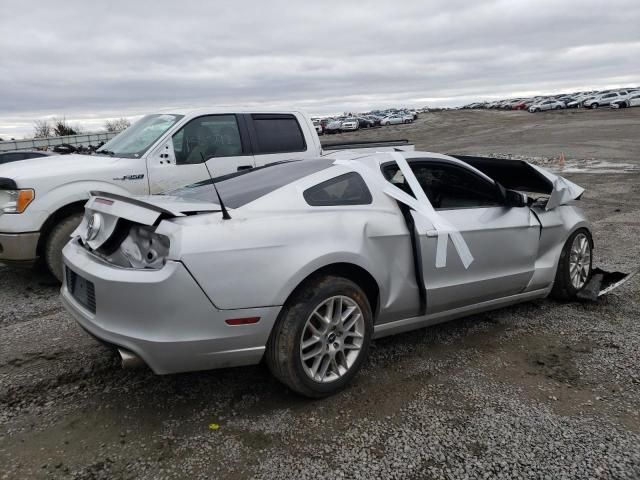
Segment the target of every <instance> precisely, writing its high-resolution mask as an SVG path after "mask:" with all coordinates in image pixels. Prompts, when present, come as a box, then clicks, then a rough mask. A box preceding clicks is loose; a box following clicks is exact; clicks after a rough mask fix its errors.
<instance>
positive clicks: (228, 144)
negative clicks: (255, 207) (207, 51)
mask: <svg viewBox="0 0 640 480" xmlns="http://www.w3.org/2000/svg"><path fill="white" fill-rule="evenodd" d="M391 148H395V149H401V150H412V149H413V146H412V145H409V144H408V143H406V141H397V142H395V141H389V142H370V143H352V144H334V145H332V146H330V147H325V149H324V150H323V147H322V146H321V145H320V139H319V138H318V135H317V133H316V129H315V127H314V125H313V123H312V121H311V119H310V118H309V117H308V116H306V115H305V114H303V113H301V112H297V111H287V112H258V111H256V110H245V111H239V110H234V111H229V110H219V109H199V110H190V111H181V112H174V113H157V114H152V115H147V116H145V117H143V118H142V119H140V120H139V121H138V122H136V123H135V124H134V125H132V126H131V127H129V128H128V129H126V130H125V131H124V132H122V133H120V134H119V135H118V136H116V137H114V138H113V139H111V140H110V141H109V142H108V143H106V144H105V145H104V146H103V147H102V148H100V149H99V150H98V151H97V152H96V154H94V155H91V156H88V155H64V156H49V157H44V158H35V159H29V160H22V161H18V162H12V163H8V164H5V165H0V262H1V263H5V264H9V265H32V264H34V263H35V262H36V261H37V260H38V259H43V260H44V261H45V263H46V266H47V267H48V268H49V270H50V271H51V272H52V273H53V274H54V275H55V276H56V277H57V278H58V279H61V278H62V257H61V250H62V247H63V246H64V245H65V244H66V242H67V241H68V239H69V236H70V235H71V233H72V232H73V231H74V230H75V228H76V226H77V225H78V224H79V223H80V220H81V218H82V214H83V212H84V204H85V203H86V201H87V199H88V198H89V195H90V192H91V191H94V190H99V191H103V192H110V193H115V194H121V195H148V194H154V193H161V192H165V191H168V190H172V189H175V188H178V187H182V186H184V185H188V184H191V183H195V182H198V181H201V180H206V179H208V178H211V177H213V178H215V177H218V176H221V175H226V174H229V173H233V172H237V171H240V170H244V169H250V168H254V167H257V166H260V165H265V164H268V163H272V162H277V161H282V160H291V159H307V158H317V157H320V156H323V155H326V154H327V152H326V150H328V149H331V150H345V149H358V150H360V149H362V150H378V151H381V150H385V149H391Z"/></svg>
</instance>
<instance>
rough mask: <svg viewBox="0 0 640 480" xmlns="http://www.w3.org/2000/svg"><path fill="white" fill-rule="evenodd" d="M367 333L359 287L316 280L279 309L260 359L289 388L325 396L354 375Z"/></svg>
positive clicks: (368, 320) (367, 313)
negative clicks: (264, 361)
mask: <svg viewBox="0 0 640 480" xmlns="http://www.w3.org/2000/svg"><path fill="white" fill-rule="evenodd" d="M372 332H373V318H372V313H371V308H370V306H369V302H368V300H367V297H366V295H365V294H364V292H363V291H362V289H361V288H360V287H358V285H356V284H355V283H353V282H352V281H351V280H348V279H346V278H342V277H334V276H326V277H322V278H318V279H316V280H315V281H310V282H308V283H307V284H306V285H305V286H303V287H302V288H301V289H300V290H299V291H298V292H297V293H295V294H294V296H293V297H292V298H291V299H290V300H289V301H288V302H287V304H286V305H285V306H284V307H283V309H282V311H281V312H280V315H279V317H278V321H277V322H276V325H275V327H274V329H273V331H272V333H271V337H270V339H269V342H268V344H267V351H266V354H265V359H266V362H267V365H268V366H269V369H270V370H271V373H272V374H273V375H274V376H275V377H276V378H277V379H278V380H280V381H281V382H282V383H284V384H285V385H287V386H288V387H289V388H291V389H292V390H294V391H296V392H298V393H300V394H302V395H305V396H307V397H313V398H319V397H325V396H328V395H331V394H333V393H335V392H337V391H339V390H341V389H342V388H344V387H345V386H346V385H347V384H348V383H349V382H350V381H351V380H352V379H353V377H355V375H356V374H357V373H358V371H359V370H360V368H361V366H362V364H363V362H364V361H365V359H366V357H367V353H368V350H369V344H370V342H371V334H372Z"/></svg>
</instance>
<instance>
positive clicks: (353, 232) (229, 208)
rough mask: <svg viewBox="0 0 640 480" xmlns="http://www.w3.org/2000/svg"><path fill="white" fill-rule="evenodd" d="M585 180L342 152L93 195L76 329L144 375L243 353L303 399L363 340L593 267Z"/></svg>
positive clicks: (77, 273) (68, 292) (73, 277)
mask: <svg viewBox="0 0 640 480" xmlns="http://www.w3.org/2000/svg"><path fill="white" fill-rule="evenodd" d="M582 192H583V189H582V188H580V187H579V186H577V185H575V184H573V183H571V182H570V181H568V180H566V179H564V178H562V177H559V176H557V175H554V174H552V173H550V172H547V171H546V170H543V169H541V168H539V167H537V166H534V165H531V164H529V163H526V162H521V161H511V160H497V159H488V158H479V157H458V158H454V157H451V156H445V155H440V154H434V153H428V152H403V153H375V154H368V155H362V154H360V155H359V156H358V154H355V153H352V154H349V153H348V152H344V153H337V154H334V156H333V157H332V158H327V157H325V158H320V159H317V160H304V161H290V162H282V163H277V164H272V165H268V166H265V167H260V168H256V169H253V170H250V171H247V172H240V173H238V174H233V175H228V176H226V177H220V178H216V179H212V180H210V181H205V182H200V183H198V184H195V185H191V186H188V187H185V188H182V189H180V190H177V191H175V192H171V193H169V194H167V195H156V196H148V197H135V198H127V197H120V196H117V195H113V194H108V193H101V192H93V195H92V197H91V199H90V200H89V201H88V203H87V205H86V208H85V211H86V212H85V216H84V220H83V221H82V223H81V225H80V226H79V227H78V229H77V230H76V232H74V236H73V238H72V240H71V241H70V242H69V244H68V245H67V246H66V247H65V249H64V263H65V281H64V284H63V286H62V300H63V303H64V304H65V306H66V307H67V309H68V310H69V311H70V312H71V313H72V314H73V315H74V316H75V318H76V319H77V321H78V322H79V324H80V325H81V326H82V327H83V328H84V329H85V330H87V331H88V332H89V333H90V334H92V335H93V336H95V337H97V338H98V339H100V340H102V341H104V342H107V343H109V344H112V345H114V346H116V347H118V349H119V351H120V355H121V356H122V359H123V365H125V366H127V365H132V364H135V363H144V364H146V365H148V366H149V367H150V368H151V369H152V370H153V371H154V372H155V373H158V374H168V373H175V372H184V371H191V370H203V369H211V368H219V367H230V366H239V365H250V364H256V363H258V362H260V361H261V360H262V359H263V358H264V359H265V361H266V363H267V364H268V366H269V368H270V370H271V372H272V373H273V374H274V375H275V376H276V377H277V378H278V379H279V380H281V381H282V382H284V383H285V384H286V385H288V386H289V387H290V388H291V389H293V390H295V391H297V392H299V393H301V394H303V395H307V396H311V397H320V396H325V395H329V394H331V393H333V392H335V391H337V390H339V389H340V388H343V387H344V386H345V385H346V384H347V383H349V382H350V381H351V380H352V378H353V377H354V376H355V375H356V373H357V372H358V370H359V369H360V367H361V366H362V363H363V362H364V361H365V359H366V356H367V351H368V348H369V344H370V341H371V339H372V338H378V337H382V336H385V335H391V334H394V333H398V332H403V331H407V330H412V329H417V328H421V327H425V326H428V325H433V324H436V323H439V322H443V321H446V320H450V319H453V318H457V317H461V316H464V315H469V314H473V313H477V312H482V311H486V310H490V309H495V308H499V307H503V306H505V305H510V304H514V303H517V302H523V301H527V300H531V299H535V298H542V297H546V296H547V295H549V294H551V295H554V296H556V297H560V298H572V297H575V296H576V295H577V294H578V292H580V291H581V290H582V289H583V288H584V286H585V285H586V283H587V281H588V280H589V277H590V275H591V261H592V249H593V241H592V237H591V232H590V226H589V223H588V222H587V221H586V220H585V218H584V215H583V213H582V212H581V210H580V209H578V208H577V207H575V206H574V205H573V204H572V203H573V201H574V200H576V199H578V198H579V197H580V196H581V195H582Z"/></svg>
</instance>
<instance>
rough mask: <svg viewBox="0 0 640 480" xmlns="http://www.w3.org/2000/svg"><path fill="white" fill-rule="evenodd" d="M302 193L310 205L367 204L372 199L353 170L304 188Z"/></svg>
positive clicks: (364, 184) (363, 183) (362, 181)
mask: <svg viewBox="0 0 640 480" xmlns="http://www.w3.org/2000/svg"><path fill="white" fill-rule="evenodd" d="M303 195H304V199H305V201H306V202H307V203H308V204H309V205H311V206H312V207H327V206H337V205H369V204H370V203H371V202H372V201H373V198H372V197H371V192H370V191H369V188H368V187H367V184H366V183H365V182H364V180H363V179H362V177H361V176H360V175H358V174H357V173H355V172H350V173H345V174H344V175H340V176H338V177H335V178H331V179H329V180H326V181H324V182H322V183H319V184H318V185H316V186H314V187H311V188H308V189H307V190H305V191H304V194H303Z"/></svg>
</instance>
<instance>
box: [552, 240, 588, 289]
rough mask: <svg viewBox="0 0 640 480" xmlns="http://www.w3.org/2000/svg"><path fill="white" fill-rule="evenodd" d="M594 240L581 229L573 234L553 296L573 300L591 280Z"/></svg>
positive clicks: (555, 282)
mask: <svg viewBox="0 0 640 480" xmlns="http://www.w3.org/2000/svg"><path fill="white" fill-rule="evenodd" d="M592 263H593V239H592V238H591V234H590V233H589V231H588V230H586V229H584V228H581V229H578V230H576V231H575V232H573V233H572V234H571V236H570V237H569V239H568V240H567V242H566V243H565V245H564V247H563V249H562V253H561V254H560V261H559V262H558V270H557V271H556V279H555V281H554V283H553V289H552V290H551V296H552V297H554V298H557V299H559V300H573V299H575V298H576V296H577V294H578V292H579V291H580V290H582V289H583V288H584V287H585V285H586V284H587V282H588V281H589V279H590V278H591V267H592Z"/></svg>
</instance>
